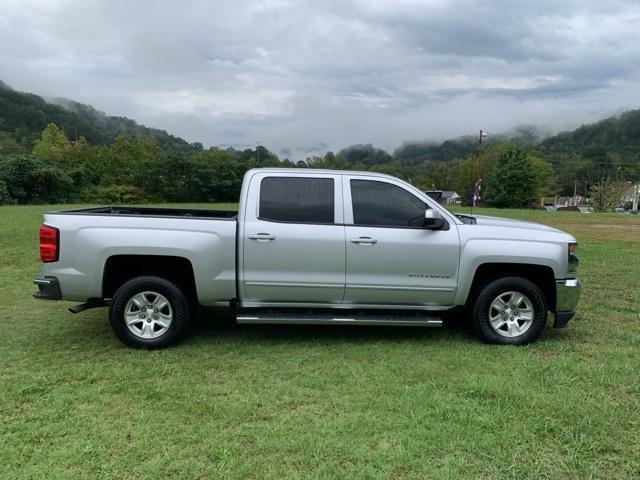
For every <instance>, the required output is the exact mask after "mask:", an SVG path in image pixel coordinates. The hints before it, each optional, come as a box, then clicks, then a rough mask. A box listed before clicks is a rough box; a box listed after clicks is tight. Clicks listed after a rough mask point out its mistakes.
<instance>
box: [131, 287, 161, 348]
mask: <svg viewBox="0 0 640 480" xmlns="http://www.w3.org/2000/svg"><path fill="white" fill-rule="evenodd" d="M124 318H125V321H126V323H127V328H128V329H129V330H130V331H131V333H133V334H134V335H136V336H137V337H140V338H158V337H159V336H161V335H163V334H164V333H165V332H166V331H167V330H168V329H169V327H170V326H171V322H172V321H173V309H172V308H171V303H169V300H167V298H166V297H164V296H163V295H160V294H159V293H158V292H150V291H147V292H140V293H136V294H135V295H134V296H133V297H131V298H130V299H129V301H128V302H127V304H126V306H125V308H124Z"/></svg>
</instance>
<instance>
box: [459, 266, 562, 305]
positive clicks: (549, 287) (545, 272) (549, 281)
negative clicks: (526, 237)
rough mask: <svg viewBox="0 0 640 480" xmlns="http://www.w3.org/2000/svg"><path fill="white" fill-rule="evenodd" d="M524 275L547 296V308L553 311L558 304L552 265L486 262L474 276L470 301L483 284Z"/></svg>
mask: <svg viewBox="0 0 640 480" xmlns="http://www.w3.org/2000/svg"><path fill="white" fill-rule="evenodd" d="M506 276H516V277H523V278H526V279H527V280H529V281H530V282H532V283H534V284H535V285H536V286H537V287H538V288H539V289H540V291H541V292H542V294H543V295H544V296H545V299H546V300H547V308H548V309H549V310H551V311H554V310H555V306H556V289H555V275H554V273H553V269H552V268H551V267H545V266H543V265H530V264H526V263H484V264H482V265H480V266H479V267H478V269H477V270H476V273H475V275H474V277H473V283H472V284H471V290H470V291H469V296H468V297H467V298H468V302H470V301H472V300H473V299H474V298H475V297H476V296H477V295H478V293H480V289H481V288H482V286H483V285H486V283H487V282H488V281H491V280H494V279H496V278H500V277H506Z"/></svg>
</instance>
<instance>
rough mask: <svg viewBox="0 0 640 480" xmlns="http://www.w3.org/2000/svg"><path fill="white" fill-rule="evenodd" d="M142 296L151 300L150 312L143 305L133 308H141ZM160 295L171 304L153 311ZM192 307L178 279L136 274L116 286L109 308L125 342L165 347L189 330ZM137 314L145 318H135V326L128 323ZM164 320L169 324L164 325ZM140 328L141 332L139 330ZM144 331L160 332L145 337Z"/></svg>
mask: <svg viewBox="0 0 640 480" xmlns="http://www.w3.org/2000/svg"><path fill="white" fill-rule="evenodd" d="M154 294H155V296H154ZM141 295H142V297H141ZM134 297H135V298H136V300H134ZM162 297H164V299H162ZM140 298H145V299H147V300H148V302H149V303H150V304H149V305H148V306H145V308H146V307H149V310H147V311H148V312H149V313H148V314H147V311H144V312H143V311H142V310H141V309H140V310H139V311H133V310H134V309H136V308H139V307H138V306H137V303H135V302H136V301H137V302H138V303H139V299H140ZM160 299H162V300H166V301H167V302H168V307H167V306H163V307H162V310H161V311H160V312H158V309H155V313H153V311H154V309H152V308H150V307H152V305H151V304H153V305H154V306H155V302H156V300H158V301H159V302H160V303H159V304H158V306H160V305H161V303H162V302H161V301H160ZM130 302H132V303H130ZM191 311H192V310H191V308H190V304H189V301H188V300H187V297H186V296H185V294H184V293H183V291H182V290H181V289H180V288H179V287H177V286H176V285H175V284H174V283H172V282H170V281H169V280H166V279H164V278H161V277H154V276H144V277H136V278H133V279H131V280H129V281H127V282H125V283H124V284H122V285H121V286H120V288H118V290H116V292H115V294H114V295H113V298H112V301H111V306H110V308H109V320H110V322H111V326H112V328H113V331H114V333H115V335H116V337H118V340H120V341H121V342H122V343H124V344H125V345H127V346H129V347H136V348H149V349H152V348H162V347H167V346H169V345H174V344H175V343H177V342H178V341H179V340H180V339H181V338H182V337H183V336H184V335H185V334H186V333H187V332H188V331H189V327H190V325H191V316H192V313H191ZM136 314H138V317H140V316H142V318H140V319H139V320H137V321H135V320H134V322H135V323H132V322H129V323H130V324H131V327H130V326H128V325H127V318H130V319H131V318H134V317H135V316H136ZM158 315H160V317H159V316H158ZM152 316H153V318H155V319H158V320H157V324H156V320H152V319H151V317H152ZM169 318H170V321H168V320H169ZM143 319H144V320H143ZM160 322H164V323H165V324H166V323H168V325H166V326H164V325H160ZM145 324H147V325H145ZM149 324H151V325H149ZM136 331H138V332H139V333H135V332H136ZM143 335H147V336H148V335H151V336H153V335H157V336H155V337H153V338H144V337H143Z"/></svg>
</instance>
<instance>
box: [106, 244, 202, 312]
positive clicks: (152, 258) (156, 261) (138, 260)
mask: <svg viewBox="0 0 640 480" xmlns="http://www.w3.org/2000/svg"><path fill="white" fill-rule="evenodd" d="M142 275H154V276H158V277H162V278H165V279H167V280H169V281H171V282H173V283H175V284H176V285H177V286H178V287H180V288H181V289H182V290H183V291H184V293H185V295H187V297H188V298H191V299H193V300H196V301H197V293H196V282H195V276H194V274H193V266H192V265H191V262H190V261H189V260H187V259H186V258H183V257H171V256H165V255H114V256H112V257H109V258H108V259H107V262H106V263H105V266H104V272H103V276H102V297H103V298H111V297H113V294H114V293H115V291H116V290H117V289H118V287H120V285H122V284H123V283H124V282H126V281H128V280H131V279H132V278H135V277H139V276H142Z"/></svg>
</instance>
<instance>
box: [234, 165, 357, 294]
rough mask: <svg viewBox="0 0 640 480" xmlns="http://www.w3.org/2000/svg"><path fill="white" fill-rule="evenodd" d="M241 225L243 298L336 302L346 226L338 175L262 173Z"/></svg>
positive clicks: (342, 278) (340, 287)
mask: <svg viewBox="0 0 640 480" xmlns="http://www.w3.org/2000/svg"><path fill="white" fill-rule="evenodd" d="M245 208H246V212H245V215H244V218H245V222H244V225H243V226H242V228H241V235H242V239H241V243H240V245H241V252H240V254H241V255H242V262H241V264H242V267H241V268H242V276H241V288H242V289H243V290H244V295H243V300H244V299H247V300H249V301H250V302H259V303H272V304H278V303H314V304H331V303H340V302H341V301H342V297H343V295H344V286H345V233H344V230H345V227H344V225H342V224H343V223H344V221H343V211H342V180H341V176H340V175H332V174H328V173H327V174H322V173H318V174H316V175H313V176H309V173H308V172H306V173H301V174H297V173H292V172H286V173H280V172H264V173H263V172H260V173H257V174H255V175H254V176H253V177H252V179H251V183H250V186H249V189H248V198H247V202H246V203H245Z"/></svg>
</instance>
